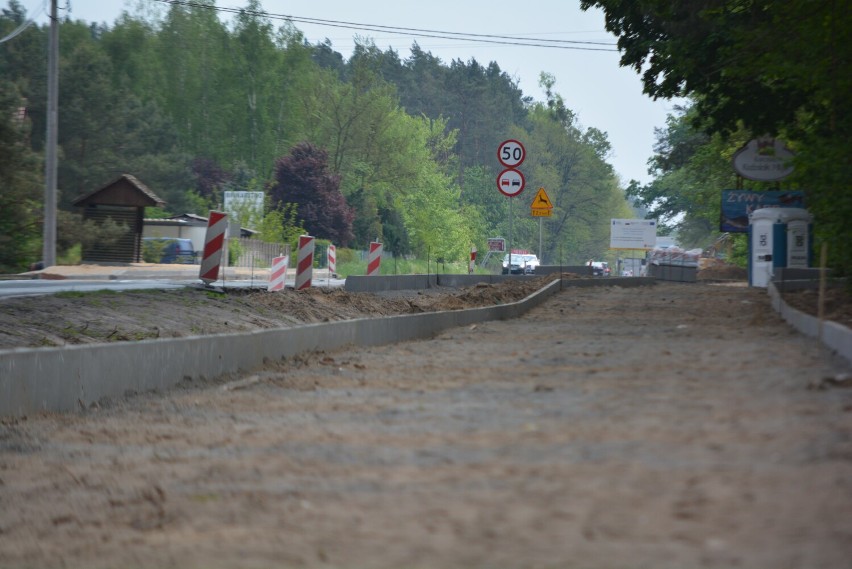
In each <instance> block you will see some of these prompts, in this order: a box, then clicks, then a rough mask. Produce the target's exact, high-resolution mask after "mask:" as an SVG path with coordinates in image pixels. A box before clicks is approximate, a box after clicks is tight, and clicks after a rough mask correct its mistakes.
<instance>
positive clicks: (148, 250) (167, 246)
mask: <svg viewBox="0 0 852 569" xmlns="http://www.w3.org/2000/svg"><path fill="white" fill-rule="evenodd" d="M142 243H143V248H144V257H145V260H146V261H148V262H149V263H164V264H174V263H177V264H183V265H191V264H193V263H195V250H194V249H193V247H192V240H190V239H179V238H177V237H145V238H143V239H142Z"/></svg>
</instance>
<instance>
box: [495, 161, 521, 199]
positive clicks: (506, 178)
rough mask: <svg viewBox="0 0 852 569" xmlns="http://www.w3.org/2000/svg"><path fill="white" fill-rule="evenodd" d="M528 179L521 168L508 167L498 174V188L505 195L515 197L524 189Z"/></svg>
mask: <svg viewBox="0 0 852 569" xmlns="http://www.w3.org/2000/svg"><path fill="white" fill-rule="evenodd" d="M526 183H527V182H526V180H525V179H524V175H523V174H521V171H520V170H515V169H514V168H507V169H505V170H503V171H502V172H500V174H499V175H498V176H497V189H498V190H500V193H501V194H503V195H504V196H508V197H510V198H513V197H515V196H517V195H518V194H520V193H521V192H523V191H524V186H526Z"/></svg>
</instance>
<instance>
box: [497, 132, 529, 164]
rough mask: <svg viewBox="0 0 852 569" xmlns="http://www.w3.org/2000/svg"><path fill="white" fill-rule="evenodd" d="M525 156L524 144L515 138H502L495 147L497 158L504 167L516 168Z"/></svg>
mask: <svg viewBox="0 0 852 569" xmlns="http://www.w3.org/2000/svg"><path fill="white" fill-rule="evenodd" d="M526 157H527V151H526V149H525V148H524V145H523V144H521V143H520V142H518V141H517V140H513V139H509V140H504V141H503V142H501V143H500V146H498V147H497V160H499V161H500V164H502V165H503V166H505V167H506V168H517V167H518V166H520V165H521V163H522V162H523V161H524V158H526Z"/></svg>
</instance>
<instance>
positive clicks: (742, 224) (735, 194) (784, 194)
mask: <svg viewBox="0 0 852 569" xmlns="http://www.w3.org/2000/svg"><path fill="white" fill-rule="evenodd" d="M764 207H800V208H804V207H805V192H803V191H801V190H787V191H782V190H767V191H761V192H757V191H754V190H722V210H721V219H720V221H719V231H723V232H726V233H747V232H748V214H750V213H751V212H753V211H754V210H756V209H760V208H764Z"/></svg>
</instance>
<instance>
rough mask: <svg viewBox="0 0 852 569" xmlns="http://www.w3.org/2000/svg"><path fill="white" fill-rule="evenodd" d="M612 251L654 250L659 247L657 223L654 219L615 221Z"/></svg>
mask: <svg viewBox="0 0 852 569" xmlns="http://www.w3.org/2000/svg"><path fill="white" fill-rule="evenodd" d="M609 227H610V234H609V248H610V249H653V248H654V247H655V246H656V245H657V222H656V221H655V220H653V219H613V220H611V222H610V225H609Z"/></svg>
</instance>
